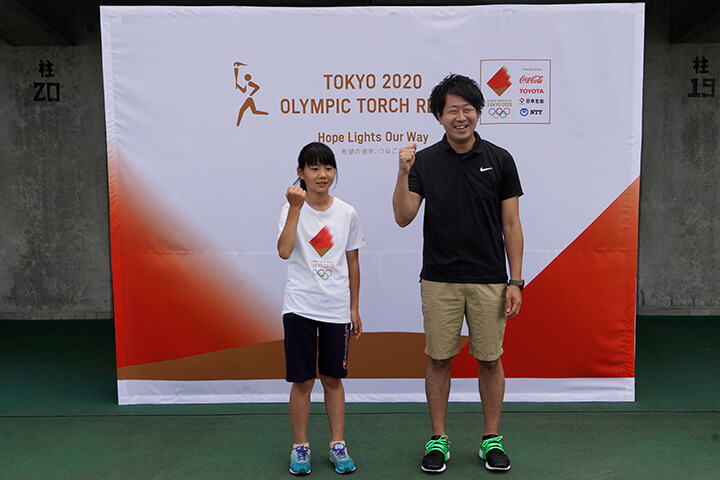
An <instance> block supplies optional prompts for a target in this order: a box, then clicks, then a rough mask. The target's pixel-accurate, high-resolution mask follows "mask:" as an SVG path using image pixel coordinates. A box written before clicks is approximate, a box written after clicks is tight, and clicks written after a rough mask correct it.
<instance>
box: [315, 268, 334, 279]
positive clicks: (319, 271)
mask: <svg viewBox="0 0 720 480" xmlns="http://www.w3.org/2000/svg"><path fill="white" fill-rule="evenodd" d="M313 275H315V276H316V277H320V278H321V279H323V280H327V279H328V278H330V277H332V270H330V269H329V268H328V269H327V270H326V269H324V268H313Z"/></svg>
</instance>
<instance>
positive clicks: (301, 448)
mask: <svg viewBox="0 0 720 480" xmlns="http://www.w3.org/2000/svg"><path fill="white" fill-rule="evenodd" d="M295 453H297V456H298V460H300V461H303V460H305V459H307V456H308V454H309V453H310V449H309V448H308V447H306V446H305V445H298V446H297V447H295Z"/></svg>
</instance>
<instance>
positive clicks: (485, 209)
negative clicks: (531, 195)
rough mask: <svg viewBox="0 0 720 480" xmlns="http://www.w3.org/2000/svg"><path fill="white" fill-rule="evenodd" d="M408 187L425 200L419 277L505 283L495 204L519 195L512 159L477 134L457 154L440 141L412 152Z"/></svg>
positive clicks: (500, 225) (444, 140) (499, 218)
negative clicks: (469, 143) (467, 150)
mask: <svg viewBox="0 0 720 480" xmlns="http://www.w3.org/2000/svg"><path fill="white" fill-rule="evenodd" d="M408 182H409V186H410V191H412V192H415V193H417V194H419V195H420V196H422V197H423V198H424V199H425V218H424V220H423V222H424V223H423V240H424V241H423V267H422V272H421V273H420V277H421V278H423V279H425V280H431V281H436V282H454V283H505V282H507V269H506V267H505V265H506V263H505V243H504V240H503V232H502V216H501V212H500V204H501V202H502V201H503V200H505V199H508V198H512V197H519V196H520V195H522V194H523V191H522V187H521V185H520V178H519V176H518V172H517V167H516V166H515V161H514V160H513V158H512V155H510V153H509V152H508V151H507V150H505V149H503V148H500V147H498V146H496V145H493V144H492V143H490V142H487V141H485V140H483V139H481V138H480V136H479V135H478V134H477V132H475V145H473V148H472V150H470V151H469V152H467V153H464V154H458V153H456V152H455V151H454V150H453V149H452V147H451V146H450V144H449V143H448V141H447V136H443V138H442V140H440V141H439V142H438V143H436V144H434V145H431V146H429V147H427V148H425V149H423V150H420V151H419V152H417V154H416V155H415V164H414V165H413V166H412V168H411V169H410V176H409V180H408Z"/></svg>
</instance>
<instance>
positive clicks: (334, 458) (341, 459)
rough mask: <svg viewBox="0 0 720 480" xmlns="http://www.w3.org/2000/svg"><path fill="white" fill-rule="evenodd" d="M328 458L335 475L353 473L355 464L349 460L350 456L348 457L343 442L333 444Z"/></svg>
mask: <svg viewBox="0 0 720 480" xmlns="http://www.w3.org/2000/svg"><path fill="white" fill-rule="evenodd" d="M328 456H329V457H330V461H331V462H332V463H333V465H334V466H335V471H336V472H337V473H350V472H354V471H355V462H354V461H353V459H352V458H350V455H348V453H347V448H345V442H335V443H333V444H332V446H331V447H330V453H329V455H328Z"/></svg>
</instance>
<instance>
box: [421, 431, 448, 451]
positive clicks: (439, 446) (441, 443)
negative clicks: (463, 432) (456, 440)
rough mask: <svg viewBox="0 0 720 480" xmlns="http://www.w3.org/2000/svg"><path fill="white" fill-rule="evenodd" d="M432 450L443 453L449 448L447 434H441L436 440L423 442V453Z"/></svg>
mask: <svg viewBox="0 0 720 480" xmlns="http://www.w3.org/2000/svg"><path fill="white" fill-rule="evenodd" d="M433 450H437V451H439V452H442V453H443V455H445V454H446V453H447V451H448V450H450V440H448V437H447V435H443V436H442V437H440V438H438V439H437V440H430V441H429V442H427V443H426V444H425V453H427V452H431V451H433Z"/></svg>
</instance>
